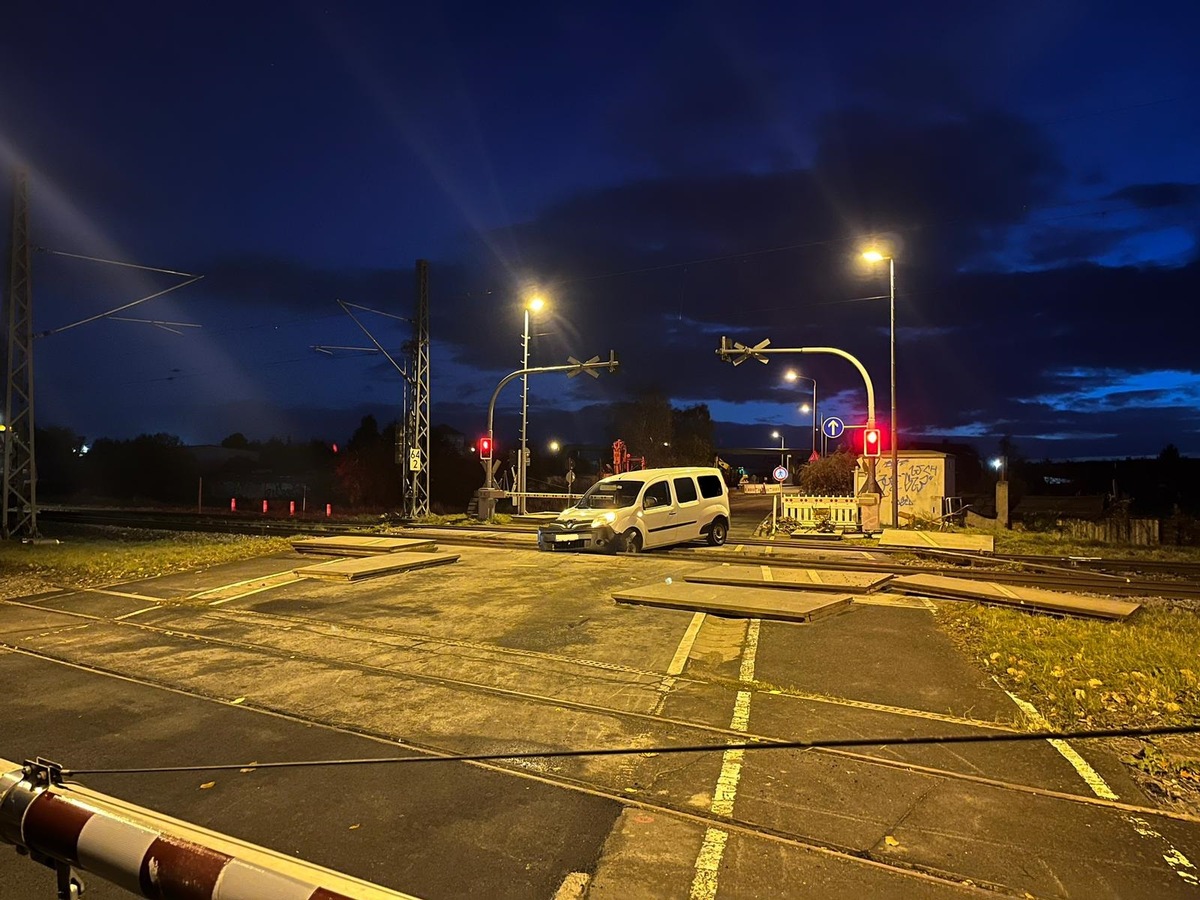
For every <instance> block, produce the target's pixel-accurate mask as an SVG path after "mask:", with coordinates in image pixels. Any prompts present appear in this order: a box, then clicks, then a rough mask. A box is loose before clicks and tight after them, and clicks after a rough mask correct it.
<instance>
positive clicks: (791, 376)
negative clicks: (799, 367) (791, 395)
mask: <svg viewBox="0 0 1200 900" xmlns="http://www.w3.org/2000/svg"><path fill="white" fill-rule="evenodd" d="M799 377H800V375H799V373H797V372H796V370H795V369H788V370H787V372H786V373H785V374H784V376H783V380H784V381H795V380H796V379H797V378H799Z"/></svg>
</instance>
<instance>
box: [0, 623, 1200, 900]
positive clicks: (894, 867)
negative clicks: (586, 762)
mask: <svg viewBox="0 0 1200 900" xmlns="http://www.w3.org/2000/svg"><path fill="white" fill-rule="evenodd" d="M2 646H4V645H0V647H2ZM7 649H10V650H11V651H12V652H16V653H19V654H21V655H26V656H30V657H34V658H39V659H44V660H46V661H49V662H53V663H59V664H63V665H68V666H72V667H75V668H79V669H81V670H84V671H91V672H94V673H96V674H100V675H105V676H109V677H113V678H117V679H120V680H124V681H129V682H132V683H137V684H143V685H146V686H149V687H155V688H160V689H165V690H168V691H171V692H173V693H177V694H181V695H183V696H191V697H195V698H198V699H202V700H208V701H211V702H217V703H227V702H228V701H227V700H225V699H224V698H220V697H215V696H212V695H208V694H205V693H203V692H199V691H193V690H189V689H186V688H180V687H178V686H176V685H170V684H160V683H157V682H155V681H152V680H149V679H146V678H145V677H143V676H130V675H127V674H125V673H122V672H118V671H114V670H110V669H107V668H105V667H102V666H95V665H90V664H84V663H78V662H75V661H72V660H64V659H60V658H58V657H56V656H55V655H53V654H48V653H45V652H42V651H32V650H26V649H23V648H7ZM239 707H240V708H243V709H248V710H252V711H259V712H263V713H267V714H270V715H274V716H278V717H280V718H283V719H286V720H291V721H295V722H299V723H303V724H307V725H313V726H317V727H321V728H325V729H328V730H331V731H336V732H340V733H346V734H353V735H356V736H358V737H363V738H367V739H371V740H377V741H380V742H381V743H385V744H387V745H389V746H391V747H393V748H395V747H396V741H397V738H396V737H395V736H394V735H390V734H387V733H384V732H378V731H375V730H373V729H365V728H359V727H354V728H350V727H347V726H345V725H339V724H337V723H336V722H331V721H327V720H324V719H320V718H317V717H313V716H307V715H303V714H299V713H294V712H290V711H288V710H281V709H277V708H274V707H270V706H267V705H263V704H256V703H253V702H249V701H247V702H243V703H241V704H239ZM739 734H740V735H741V736H742V737H743V738H745V737H747V735H745V734H744V733H742V732H739ZM403 746H404V747H405V748H407V749H410V750H414V751H416V752H418V753H421V754H425V755H430V756H441V757H452V756H454V755H456V754H454V753H453V752H451V751H448V750H446V749H445V748H441V747H436V746H433V745H428V744H423V743H418V742H412V741H409V740H405V741H404V742H403ZM808 752H819V751H816V750H813V751H808ZM830 752H831V753H833V754H834V755H839V756H842V757H843V758H855V759H861V760H862V761H863V762H866V763H868V764H871V763H874V764H880V765H884V766H886V767H889V768H901V769H910V770H912V771H914V772H918V773H921V774H929V775H931V776H934V777H943V778H947V779H951V780H953V779H960V780H964V781H968V782H973V783H979V784H981V785H986V786H993V787H997V788H1000V789H1011V790H1014V791H1017V792H1021V793H1030V794H1033V795H1036V796H1042V797H1045V798H1046V799H1049V800H1052V801H1061V802H1065V803H1070V804H1083V805H1088V806H1093V807H1101V808H1105V809H1110V810H1113V811H1118V812H1134V813H1139V814H1142V815H1148V816H1154V817H1163V818H1170V819H1179V820H1182V821H1189V822H1191V821H1195V820H1196V819H1195V817H1192V816H1188V815H1187V814H1183V813H1176V812H1174V811H1171V810H1160V809H1156V808H1152V807H1141V806H1135V805H1133V804H1124V803H1120V802H1118V801H1110V800H1104V799H1101V798H1097V797H1089V796H1086V795H1083V794H1069V793H1064V792H1059V791H1053V790H1049V789H1040V788H1036V787H1032V786H1029V785H1019V784H1012V783H1008V782H1003V781H995V780H993V779H987V778H984V777H981V776H973V775H961V774H960V773H955V772H949V771H945V770H939V769H931V768H929V767H923V766H919V765H914V764H908V763H903V762H900V761H894V760H886V759H882V758H880V757H874V756H869V755H865V754H857V753H852V752H850V751H844V750H838V751H830ZM462 764H464V765H469V766H474V767H477V768H482V769H486V770H488V771H492V772H495V773H497V774H502V775H506V776H509V777H515V778H520V779H527V780H531V781H536V782H539V783H542V784H546V785H549V786H552V787H558V788H562V789H564V790H569V791H574V792H577V793H581V794H586V795H589V796H593V797H598V798H603V799H609V800H612V801H614V802H617V803H619V804H621V805H623V806H628V807H634V808H637V809H642V810H645V811H647V812H657V813H661V814H664V815H668V816H672V817H675V818H682V819H684V820H687V821H691V822H694V823H697V824H699V825H702V826H705V827H716V828H721V829H724V830H727V831H733V832H736V833H738V834H740V835H743V836H745V837H749V838H752V839H759V840H764V841H768V842H772V843H776V844H782V845H786V846H791V847H794V848H797V849H801V850H805V851H810V852H818V853H823V854H827V855H830V856H833V857H836V858H841V859H844V860H846V861H849V862H856V863H860V864H863V865H867V866H869V867H871V868H876V869H882V870H886V871H891V872H894V873H895V874H898V875H905V876H910V877H913V878H914V879H917V880H924V881H932V882H935V883H938V884H949V885H952V886H954V887H956V888H959V889H962V888H963V887H964V885H972V886H975V887H976V888H977V889H979V888H981V889H979V890H977V892H978V894H979V896H984V897H986V896H995V895H996V894H997V893H999V894H1001V895H1008V896H1013V897H1023V896H1028V894H1027V893H1025V892H1024V891H1022V890H1021V889H1019V888H1014V887H1011V886H1009V885H1005V884H1001V883H997V882H988V881H985V880H980V879H979V878H978V877H976V876H973V875H970V874H969V873H961V872H953V871H949V870H945V869H939V868H937V867H933V866H927V865H923V864H917V863H912V864H908V863H897V862H896V861H894V860H883V859H877V858H876V857H875V856H873V855H872V854H871V852H870V851H869V850H866V851H864V850H860V849H858V848H854V847H847V846H845V845H840V844H837V843H836V842H833V841H827V840H823V839H821V838H820V837H816V836H812V835H805V834H801V833H798V832H793V831H787V830H785V829H781V828H775V827H772V826H768V825H765V824H760V823H754V822H752V821H748V820H745V819H740V818H729V817H725V816H721V815H717V814H714V813H711V812H705V811H701V810H697V809H696V808H694V807H691V806H687V805H684V804H682V803H681V804H673V803H670V802H668V801H662V800H659V801H648V800H643V799H641V798H637V797H632V796H630V795H628V794H626V793H622V792H619V791H615V790H611V789H605V788H603V787H600V786H597V785H595V784H590V783H588V782H585V781H582V780H580V779H576V778H572V777H569V776H565V775H562V774H547V773H544V772H535V771H531V770H530V769H528V768H522V767H518V766H515V765H514V766H505V765H501V764H498V763H495V762H479V761H466V762H464V763H462Z"/></svg>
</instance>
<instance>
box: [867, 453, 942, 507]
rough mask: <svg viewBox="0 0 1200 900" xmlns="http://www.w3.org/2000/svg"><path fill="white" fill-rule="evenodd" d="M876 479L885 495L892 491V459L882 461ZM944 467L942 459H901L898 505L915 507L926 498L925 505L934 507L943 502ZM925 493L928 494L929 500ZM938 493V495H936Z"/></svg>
mask: <svg viewBox="0 0 1200 900" xmlns="http://www.w3.org/2000/svg"><path fill="white" fill-rule="evenodd" d="M880 463H881V465H880V467H879V471H878V472H876V476H875V480H876V481H878V482H879V487H880V488H881V489H882V491H883V495H884V496H885V497H887V496H889V495H890V494H891V492H892V472H891V460H888V459H884V460H881V461H880ZM943 473H944V468H943V463H942V462H941V461H937V462H934V461H927V460H915V459H913V460H909V459H901V460H900V499H899V502H898V504H897V505H898V506H901V507H913V506H917V505H918V503H920V502H921V501H922V500H925V501H926V502H924V504H923V505H924V506H926V507H933V506H936V505H938V504H940V503H941V497H942V495H943V493H944V491H945V484H944V478H943ZM924 495H928V500H926V497H925V496H924ZM935 495H936V496H935Z"/></svg>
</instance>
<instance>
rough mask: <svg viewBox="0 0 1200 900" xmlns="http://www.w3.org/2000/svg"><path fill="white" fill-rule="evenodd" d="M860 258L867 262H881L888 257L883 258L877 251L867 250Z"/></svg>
mask: <svg viewBox="0 0 1200 900" xmlns="http://www.w3.org/2000/svg"><path fill="white" fill-rule="evenodd" d="M862 256H863V259H865V260H866V261H867V262H882V261H883V260H885V259H887V258H888V257H886V256H884V255H883V254H882V253H880V252H879V251H878V250H867V251H865V252H864V253H863V255H862Z"/></svg>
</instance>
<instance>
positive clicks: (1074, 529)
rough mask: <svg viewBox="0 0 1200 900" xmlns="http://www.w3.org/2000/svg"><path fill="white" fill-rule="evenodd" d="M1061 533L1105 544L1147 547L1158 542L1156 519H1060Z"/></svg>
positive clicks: (1081, 539) (1076, 538)
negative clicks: (1094, 520) (1093, 520)
mask: <svg viewBox="0 0 1200 900" xmlns="http://www.w3.org/2000/svg"><path fill="white" fill-rule="evenodd" d="M1060 524H1061V526H1062V530H1063V535H1064V536H1066V537H1070V538H1074V539H1075V540H1080V541H1100V542H1102V543H1105V544H1136V545H1138V546H1142V547H1149V546H1153V545H1155V544H1158V543H1159V540H1160V537H1161V536H1160V532H1159V521H1158V519H1101V520H1100V521H1098V522H1091V521H1087V520H1085V519H1061V520H1060Z"/></svg>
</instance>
